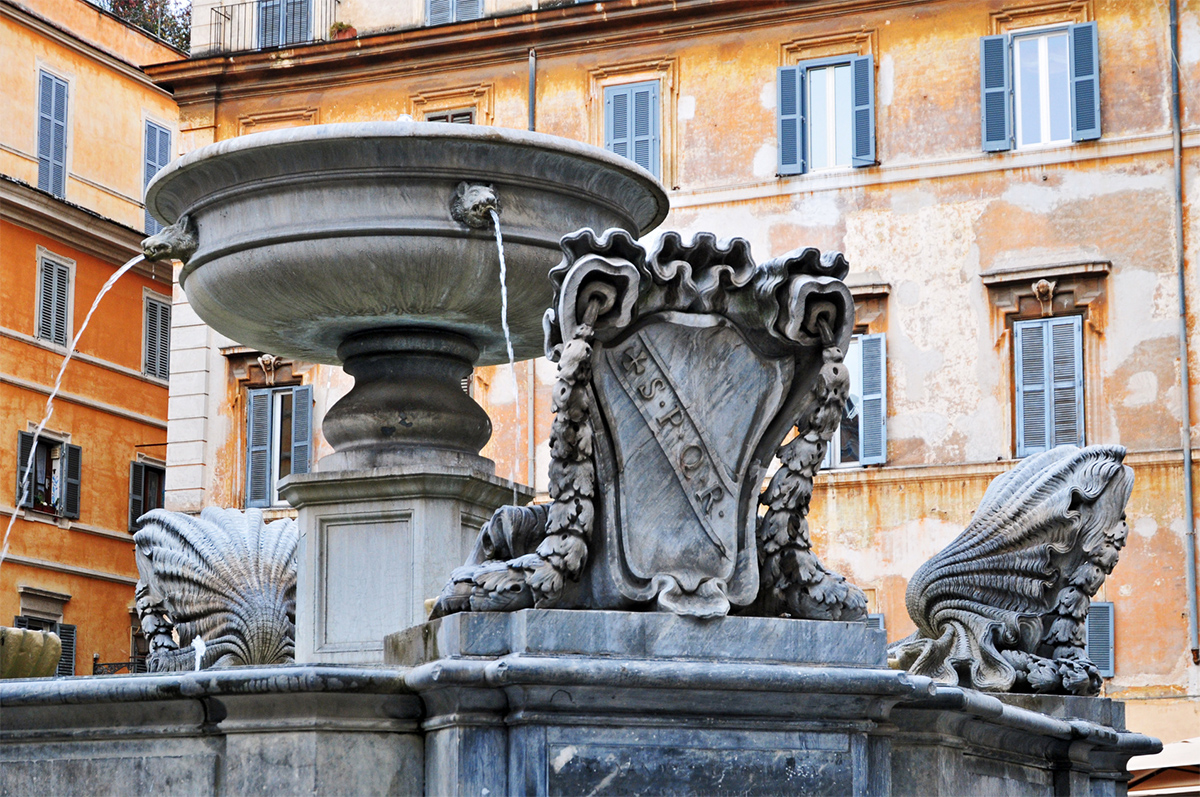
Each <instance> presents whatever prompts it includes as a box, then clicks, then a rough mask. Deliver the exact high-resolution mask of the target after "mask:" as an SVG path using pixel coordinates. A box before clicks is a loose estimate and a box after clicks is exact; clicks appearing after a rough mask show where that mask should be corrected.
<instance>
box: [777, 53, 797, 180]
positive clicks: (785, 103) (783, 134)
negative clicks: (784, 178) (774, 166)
mask: <svg viewBox="0 0 1200 797" xmlns="http://www.w3.org/2000/svg"><path fill="white" fill-rule="evenodd" d="M775 86H776V91H777V94H778V96H777V97H776V104H775V108H776V119H777V123H778V124H777V126H778V135H779V173H780V174H802V173H803V172H804V124H803V122H804V117H803V113H804V71H803V70H802V69H800V68H799V67H795V66H781V67H779V72H778V73H777V75H776V79H775Z"/></svg>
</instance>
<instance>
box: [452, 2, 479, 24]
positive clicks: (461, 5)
mask: <svg viewBox="0 0 1200 797" xmlns="http://www.w3.org/2000/svg"><path fill="white" fill-rule="evenodd" d="M482 16H483V0H456V2H455V4H454V21H455V22H465V21H467V20H468V19H479V18H480V17H482Z"/></svg>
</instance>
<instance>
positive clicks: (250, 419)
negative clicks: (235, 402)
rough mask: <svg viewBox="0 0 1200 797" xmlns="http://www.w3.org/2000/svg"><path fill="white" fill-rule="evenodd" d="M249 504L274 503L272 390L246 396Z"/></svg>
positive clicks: (247, 504)
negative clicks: (272, 477)
mask: <svg viewBox="0 0 1200 797" xmlns="http://www.w3.org/2000/svg"><path fill="white" fill-rule="evenodd" d="M246 404H247V408H246V507H247V508H249V507H256V506H257V507H263V506H270V505H271V495H270V491H271V391H270V390H269V389H268V390H250V391H248V392H247V397H246Z"/></svg>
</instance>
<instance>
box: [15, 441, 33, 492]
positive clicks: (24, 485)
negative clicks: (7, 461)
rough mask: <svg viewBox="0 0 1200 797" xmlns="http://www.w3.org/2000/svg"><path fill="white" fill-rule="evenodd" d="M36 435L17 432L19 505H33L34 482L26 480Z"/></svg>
mask: <svg viewBox="0 0 1200 797" xmlns="http://www.w3.org/2000/svg"><path fill="white" fill-rule="evenodd" d="M34 439H35V438H34V436H33V435H31V434H30V433H29V432H17V492H16V498H17V507H18V508H22V507H27V506H33V482H32V481H26V477H27V476H28V474H29V457H30V456H32V455H33V441H34Z"/></svg>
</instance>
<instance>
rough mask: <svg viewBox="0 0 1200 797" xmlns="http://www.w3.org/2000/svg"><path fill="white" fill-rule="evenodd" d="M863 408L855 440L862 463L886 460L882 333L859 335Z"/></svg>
mask: <svg viewBox="0 0 1200 797" xmlns="http://www.w3.org/2000/svg"><path fill="white" fill-rule="evenodd" d="M859 345H860V347H861V351H862V411H861V412H860V413H859V417H858V439H859V445H860V446H861V451H860V454H859V458H858V461H859V463H860V464H862V465H882V464H883V463H885V462H887V344H886V339H885V337H884V335H883V334H878V335H860V336H859Z"/></svg>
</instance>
